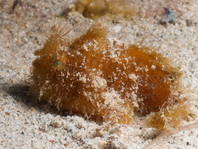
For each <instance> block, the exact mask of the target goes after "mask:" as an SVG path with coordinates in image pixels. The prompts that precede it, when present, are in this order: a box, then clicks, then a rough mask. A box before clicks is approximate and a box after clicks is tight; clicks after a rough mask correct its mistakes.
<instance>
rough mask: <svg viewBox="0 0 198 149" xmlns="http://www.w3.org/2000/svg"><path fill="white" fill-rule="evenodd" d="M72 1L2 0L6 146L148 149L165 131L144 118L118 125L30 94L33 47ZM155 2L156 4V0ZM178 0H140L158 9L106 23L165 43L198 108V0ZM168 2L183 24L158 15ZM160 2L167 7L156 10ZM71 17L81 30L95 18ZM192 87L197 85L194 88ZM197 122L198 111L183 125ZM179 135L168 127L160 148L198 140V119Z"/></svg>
mask: <svg viewBox="0 0 198 149" xmlns="http://www.w3.org/2000/svg"><path fill="white" fill-rule="evenodd" d="M71 2H72V0H62V1H61V0H59V1H56V0H45V1H39V0H34V1H31V0H26V1H22V2H21V3H19V5H17V6H16V8H15V10H14V11H11V7H12V5H13V0H7V1H5V0H0V87H1V90H0V148H2V149H10V148H14V149H30V148H31V149H42V148H57V149H60V148H91V149H92V148H94V149H95V148H119V149H120V148H123V149H128V148H129V149H141V148H143V147H144V146H145V145H147V144H148V143H149V142H151V141H152V140H153V139H154V138H155V137H156V136H157V135H158V133H157V132H156V131H155V130H154V129H151V128H145V127H142V126H141V125H137V124H134V125H131V126H126V125H115V126H111V127H110V126H109V125H108V124H105V123H104V124H97V123H95V122H93V121H89V120H85V119H84V118H82V117H79V116H75V115H73V116H62V115H60V113H59V112H57V111H56V110H55V109H52V108H51V107H49V105H47V104H45V103H39V102H37V99H36V97H32V96H31V95H29V94H28V91H29V82H30V81H29V77H30V70H31V63H32V61H33V60H34V59H35V57H34V55H33V52H34V51H35V50H36V49H39V48H40V47H41V46H42V45H43V43H44V41H45V39H46V38H45V37H44V36H42V35H43V34H44V33H45V32H46V30H47V29H48V28H46V26H48V24H49V23H48V22H50V21H51V20H52V18H54V17H55V16H57V15H58V14H60V13H61V12H62V11H63V10H64V9H65V8H67V7H68V6H69V4H71ZM151 2H153V3H154V4H156V5H154V4H153V5H152V4H150V5H149V3H151ZM176 3H177V1H176V2H175V1H172V2H171V1H169V0H166V1H164V2H160V0H158V1H157V0H153V1H148V2H144V1H143V2H136V4H138V6H139V7H140V8H143V7H142V6H144V8H145V9H141V11H142V12H144V10H145V11H146V12H147V13H145V14H147V15H150V17H148V16H147V18H136V19H135V20H134V21H130V20H129V21H124V20H120V19H117V20H116V21H114V23H110V22H108V21H107V20H105V24H107V25H108V26H109V39H110V40H112V39H116V40H119V41H120V42H124V43H134V42H137V41H140V40H141V39H143V38H146V41H145V42H144V44H147V45H150V46H151V45H153V46H154V47H158V46H160V45H161V47H160V50H159V51H158V52H159V53H162V55H164V56H165V57H169V58H170V59H172V60H173V63H174V64H178V65H180V66H181V69H182V71H183V77H182V82H183V84H184V87H185V88H186V90H187V92H188V93H189V95H190V96H191V99H192V100H193V103H194V104H193V106H192V107H191V109H192V110H193V111H194V112H195V113H196V114H197V112H198V105H197V104H198V101H197V100H198V34H197V33H198V22H197V18H198V1H197V0H185V1H184V0H183V1H182V2H181V1H180V3H179V4H176ZM151 6H152V7H151ZM155 6H157V7H155ZM166 6H170V7H171V6H172V7H171V8H175V11H176V15H177V16H178V17H177V20H176V24H175V25H173V24H167V26H166V27H165V26H162V25H159V23H158V21H159V19H160V18H161V17H162V16H161V12H163V8H164V7H166ZM150 7H151V8H152V9H149V8H150ZM149 10H151V11H149ZM156 10H160V11H159V13H156V14H155V13H154V12H155V11H156ZM152 11H153V12H152ZM148 12H149V13H148ZM156 12H158V11H156ZM142 14H143V13H142ZM153 14H155V15H153ZM158 14H159V15H158ZM143 16H145V15H143ZM153 16H156V17H153ZM187 19H188V20H191V21H192V25H191V26H187V25H186V20H187ZM68 22H69V23H71V24H73V25H74V26H75V27H74V31H75V32H76V33H77V34H80V33H82V32H81V31H82V30H85V29H87V28H88V27H89V25H91V23H92V21H91V20H89V19H85V18H83V17H82V16H81V15H80V14H78V13H72V14H70V16H69V19H68ZM76 23H78V25H76ZM88 24H89V25H88ZM188 89H192V90H193V92H194V93H192V92H190V91H188ZM196 122H198V119H194V120H192V121H191V122H185V123H184V124H183V125H189V124H190V123H196ZM171 135H172V136H170V135H169V134H168V136H170V137H169V138H167V139H165V137H163V138H162V139H161V140H162V142H161V143H160V144H158V145H156V146H153V147H152V148H156V149H157V148H161V149H173V148H174V149H175V148H178V149H197V148H198V128H197V127H196V125H195V126H194V127H193V128H191V129H186V130H185V129H183V130H182V129H181V131H179V132H174V133H173V134H171ZM158 141H160V140H158Z"/></svg>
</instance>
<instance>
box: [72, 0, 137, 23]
mask: <svg viewBox="0 0 198 149" xmlns="http://www.w3.org/2000/svg"><path fill="white" fill-rule="evenodd" d="M73 9H74V10H75V11H78V12H80V13H82V14H83V16H85V17H87V18H92V19H94V18H98V17H101V16H104V15H108V14H114V15H120V16H124V17H131V16H134V14H135V8H134V7H133V6H132V5H131V3H130V1H127V0H80V1H77V3H76V4H75V8H73Z"/></svg>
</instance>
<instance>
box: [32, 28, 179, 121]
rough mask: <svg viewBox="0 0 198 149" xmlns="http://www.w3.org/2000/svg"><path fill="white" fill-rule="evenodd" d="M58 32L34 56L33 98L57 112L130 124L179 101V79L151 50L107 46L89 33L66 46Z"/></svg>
mask: <svg viewBox="0 0 198 149" xmlns="http://www.w3.org/2000/svg"><path fill="white" fill-rule="evenodd" d="M61 32H62V31H61V30H59V29H58V28H56V29H55V30H54V32H53V33H52V35H51V36H50V37H49V38H48V40H47V42H46V44H45V46H44V47H43V48H42V49H41V50H38V51H36V52H35V55H36V56H38V58H37V59H36V60H35V61H34V62H33V82H34V89H35V92H37V93H38V94H39V97H40V98H41V99H43V100H46V101H48V102H49V103H51V104H52V105H54V106H55V107H57V108H58V109H60V110H66V111H72V112H74V113H80V114H83V115H85V116H86V115H91V116H92V117H94V118H96V119H99V120H102V121H110V122H112V123H121V124H130V123H132V117H133V115H134V113H137V112H138V113H139V112H141V113H142V114H148V113H150V112H157V111H159V109H160V108H161V107H162V106H163V107H166V106H167V105H168V104H169V102H175V101H176V100H177V99H178V98H177V97H176V96H174V95H172V93H171V89H172V88H175V87H176V85H177V83H176V82H177V81H176V80H177V79H178V78H179V74H178V73H177V72H175V70H174V69H173V68H172V67H170V66H169V65H168V61H166V60H165V59H164V58H162V57H161V56H160V55H158V54H156V53H155V52H152V51H151V49H149V48H146V47H142V48H140V47H139V46H137V45H130V46H129V47H125V46H124V45H117V44H116V42H115V43H113V44H110V43H109V41H108V40H107V38H106V30H105V29H104V28H102V27H101V26H100V25H93V27H92V28H91V29H90V30H89V31H88V32H87V33H86V34H84V35H82V36H81V37H80V38H79V39H77V40H75V41H73V42H71V43H68V42H66V39H64V38H63V37H62V34H61Z"/></svg>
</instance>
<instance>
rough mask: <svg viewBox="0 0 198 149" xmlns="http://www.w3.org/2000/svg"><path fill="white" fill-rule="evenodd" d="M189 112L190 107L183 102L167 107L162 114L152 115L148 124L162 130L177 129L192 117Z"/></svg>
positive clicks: (147, 121)
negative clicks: (183, 121)
mask: <svg viewBox="0 0 198 149" xmlns="http://www.w3.org/2000/svg"><path fill="white" fill-rule="evenodd" d="M189 111H190V110H189V105H188V104H187V103H183V101H182V102H180V103H177V104H175V105H171V106H167V107H166V108H163V109H162V110H161V111H160V112H154V113H151V114H150V115H149V116H147V118H146V124H147V126H151V127H155V128H158V129H160V130H164V129H169V128H177V127H179V126H180V124H181V122H182V120H185V119H187V117H188V116H189V115H190V112H189ZM167 127H168V128H167Z"/></svg>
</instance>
